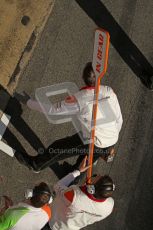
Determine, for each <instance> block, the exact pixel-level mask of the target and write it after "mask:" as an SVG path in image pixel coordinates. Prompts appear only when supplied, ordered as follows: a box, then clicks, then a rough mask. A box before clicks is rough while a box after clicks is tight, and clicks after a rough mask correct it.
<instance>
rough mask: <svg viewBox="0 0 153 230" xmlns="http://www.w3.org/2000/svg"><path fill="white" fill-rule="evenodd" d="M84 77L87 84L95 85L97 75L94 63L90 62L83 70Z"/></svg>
mask: <svg viewBox="0 0 153 230" xmlns="http://www.w3.org/2000/svg"><path fill="white" fill-rule="evenodd" d="M82 78H83V80H84V82H85V84H86V85H87V86H95V84H96V76H95V73H94V70H93V68H92V63H91V62H88V63H87V64H86V66H85V68H84V70H83V75H82Z"/></svg>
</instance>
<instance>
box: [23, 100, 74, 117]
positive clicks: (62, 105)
mask: <svg viewBox="0 0 153 230" xmlns="http://www.w3.org/2000/svg"><path fill="white" fill-rule="evenodd" d="M27 106H28V107H29V108H30V109H32V110H36V111H38V112H41V113H44V114H45V111H48V115H70V114H76V113H78V112H79V105H78V103H77V102H75V103H66V102H65V101H61V102H58V103H55V104H53V105H42V106H40V105H39V103H38V102H37V101H36V100H32V99H30V100H28V102H27ZM43 106H44V107H45V108H44V109H43Z"/></svg>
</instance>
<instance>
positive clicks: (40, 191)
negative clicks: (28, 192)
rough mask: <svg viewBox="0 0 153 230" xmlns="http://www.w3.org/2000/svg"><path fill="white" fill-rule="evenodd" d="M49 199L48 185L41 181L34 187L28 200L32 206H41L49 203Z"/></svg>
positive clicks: (50, 197)
mask: <svg viewBox="0 0 153 230" xmlns="http://www.w3.org/2000/svg"><path fill="white" fill-rule="evenodd" d="M51 199H52V196H51V191H50V189H49V187H48V185H47V184H46V183H44V182H41V183H40V184H39V185H37V186H35V187H34V189H33V192H32V197H31V198H30V201H31V204H32V206H34V207H35V208H41V207H43V206H44V205H45V204H47V203H50V200H51Z"/></svg>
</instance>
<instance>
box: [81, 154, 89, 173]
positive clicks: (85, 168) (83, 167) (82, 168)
mask: <svg viewBox="0 0 153 230" xmlns="http://www.w3.org/2000/svg"><path fill="white" fill-rule="evenodd" d="M87 158H88V156H85V158H84V159H83V161H82V162H81V164H80V166H79V171H80V173H82V172H85V171H87V169H88V168H90V167H91V165H88V166H87Z"/></svg>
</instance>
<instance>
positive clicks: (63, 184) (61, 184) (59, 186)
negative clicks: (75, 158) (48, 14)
mask: <svg viewBox="0 0 153 230" xmlns="http://www.w3.org/2000/svg"><path fill="white" fill-rule="evenodd" d="M78 176H80V171H79V170H75V171H74V172H72V173H69V174H68V175H67V176H65V177H63V178H62V179H61V180H59V181H58V182H57V183H56V184H55V185H54V191H55V192H56V193H59V192H61V191H63V190H66V189H67V188H68V186H69V184H71V182H72V181H74V179H75V178H76V177H78Z"/></svg>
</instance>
